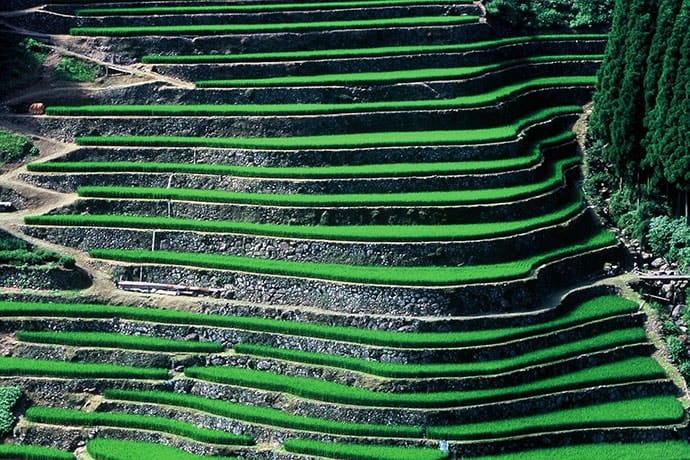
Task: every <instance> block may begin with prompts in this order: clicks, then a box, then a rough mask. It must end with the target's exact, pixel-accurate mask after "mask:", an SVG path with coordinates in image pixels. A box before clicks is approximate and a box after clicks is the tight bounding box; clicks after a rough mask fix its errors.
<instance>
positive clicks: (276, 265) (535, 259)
mask: <svg viewBox="0 0 690 460" xmlns="http://www.w3.org/2000/svg"><path fill="white" fill-rule="evenodd" d="M615 242H616V239H615V237H614V235H613V234H612V233H610V232H607V231H604V232H601V233H598V234H596V235H594V236H592V237H589V238H588V239H586V240H584V241H581V242H580V243H577V244H572V245H570V246H566V247H563V248H559V249H555V250H551V251H548V252H543V253H539V254H536V255H534V256H532V257H529V258H526V259H521V260H515V261H510V262H502V263H498V264H491V265H463V266H460V267H458V266H422V267H408V266H404V267H400V266H398V267H393V266H370V265H346V264H334V263H314V262H295V261H291V260H271V259H257V258H251V257H242V256H224V255H215V254H199V253H185V252H170V251H147V250H121V249H93V250H91V251H89V255H90V256H91V257H93V258H96V259H106V260H116V261H120V262H129V263H135V264H156V265H180V266H187V267H195V268H209V269H217V270H232V271H240V272H248V273H256V274H261V275H278V276H290V277H301V278H310V279H319V280H328V281H341V282H349V283H364V284H375V285H387V286H425V287H430V286H438V287H441V286H457V285H463V284H470V283H493V282H499V281H506V280H515V279H520V278H525V277H527V276H529V275H530V274H531V273H532V272H533V271H534V270H535V269H536V268H537V267H539V266H541V265H543V264H547V263H550V262H554V261H556V260H559V259H563V258H566V257H569V256H574V255H576V254H580V253H583V252H587V251H593V250H596V249H601V248H604V247H607V246H612V245H613V244H615Z"/></svg>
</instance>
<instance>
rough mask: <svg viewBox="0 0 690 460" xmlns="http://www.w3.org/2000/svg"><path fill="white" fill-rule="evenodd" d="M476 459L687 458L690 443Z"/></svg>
mask: <svg viewBox="0 0 690 460" xmlns="http://www.w3.org/2000/svg"><path fill="white" fill-rule="evenodd" d="M468 458H469V457H468ZM472 458H475V457H472ZM476 458H477V460H553V459H558V460H582V459H615V460H642V459H663V460H687V459H689V458H690V445H689V444H688V443H687V442H685V441H666V442H645V443H641V442H636V443H630V444H616V443H600V444H584V445H579V446H564V447H554V448H550V449H534V450H527V451H524V452H516V453H511V454H503V455H488V456H482V457H476Z"/></svg>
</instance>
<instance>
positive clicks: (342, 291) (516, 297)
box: [115, 246, 620, 316]
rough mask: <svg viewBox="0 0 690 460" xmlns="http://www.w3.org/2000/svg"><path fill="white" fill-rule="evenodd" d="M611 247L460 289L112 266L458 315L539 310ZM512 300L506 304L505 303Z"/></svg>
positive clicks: (327, 305)
mask: <svg viewBox="0 0 690 460" xmlns="http://www.w3.org/2000/svg"><path fill="white" fill-rule="evenodd" d="M619 257H620V252H619V249H618V248H617V247H615V246H610V247H606V248H602V249H597V250H593V251H589V252H584V253H581V254H577V255H574V256H571V257H567V258H563V259H561V260H559V261H557V262H553V263H549V264H545V265H544V266H542V267H540V268H539V269H537V270H536V273H535V274H534V275H532V276H530V277H528V278H524V279H520V280H511V281H505V282H496V283H485V284H466V285H462V286H458V287H432V288H415V287H403V286H383V285H381V286H379V285H370V284H354V283H352V284H351V283H345V282H336V281H325V280H317V279H309V278H290V277H283V276H280V275H261V274H249V273H244V272H239V271H230V270H228V271H225V270H209V269H205V268H189V267H182V266H170V265H168V266H162V265H155V264H143V265H141V264H132V263H115V265H116V266H118V267H120V268H121V269H122V270H124V272H125V275H126V277H127V278H134V276H135V275H134V274H135V272H136V273H137V275H136V277H137V278H139V277H140V275H139V273H140V272H141V271H142V270H143V279H144V280H147V281H152V282H163V283H181V284H192V285H203V286H208V287H224V286H226V285H228V286H234V287H235V290H234V293H235V298H236V299H238V300H243V301H249V302H258V303H274V304H278V305H281V304H282V305H294V304H300V305H304V306H310V307H316V308H323V309H333V310H334V311H338V312H347V313H364V312H368V313H374V314H399V315H411V316H429V315H437V316H456V315H476V314H486V313H510V312H520V311H525V310H526V309H529V308H531V307H533V306H534V305H539V303H540V302H541V301H543V300H544V299H545V298H547V297H548V296H549V295H551V294H552V293H553V292H554V291H555V290H558V289H564V288H566V287H568V286H571V287H572V285H573V280H578V281H579V282H581V280H582V279H584V278H586V277H588V276H595V275H597V274H599V273H600V272H601V270H602V267H603V266H604V264H605V263H607V262H608V263H611V261H617V260H619ZM509 299H510V300H509Z"/></svg>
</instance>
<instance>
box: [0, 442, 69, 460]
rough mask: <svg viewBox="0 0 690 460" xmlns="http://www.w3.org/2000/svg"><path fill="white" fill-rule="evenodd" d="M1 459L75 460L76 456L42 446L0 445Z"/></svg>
mask: <svg viewBox="0 0 690 460" xmlns="http://www.w3.org/2000/svg"><path fill="white" fill-rule="evenodd" d="M0 458H3V459H9V460H74V458H75V457H74V454H72V453H71V452H63V451H61V450H57V449H52V448H49V447H42V446H21V445H11V444H0Z"/></svg>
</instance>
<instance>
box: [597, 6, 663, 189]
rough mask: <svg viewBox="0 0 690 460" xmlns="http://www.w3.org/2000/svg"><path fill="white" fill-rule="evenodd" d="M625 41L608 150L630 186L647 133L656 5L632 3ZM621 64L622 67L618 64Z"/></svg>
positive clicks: (637, 175)
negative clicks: (648, 77)
mask: <svg viewBox="0 0 690 460" xmlns="http://www.w3.org/2000/svg"><path fill="white" fill-rule="evenodd" d="M629 4H630V5H629V9H628V10H627V11H626V14H628V15H629V19H628V24H627V28H626V37H625V42H624V48H625V56H624V59H623V63H622V64H623V69H622V76H623V78H622V79H621V80H619V81H617V82H616V85H617V86H619V88H620V92H619V94H618V97H617V98H616V99H615V101H614V107H615V116H614V118H613V120H612V123H611V125H610V126H611V128H610V129H611V132H610V135H611V139H610V141H611V144H610V146H609V147H608V148H607V149H606V150H605V154H606V157H607V159H608V161H609V163H611V164H613V167H614V171H615V172H616V173H617V176H618V177H622V178H623V180H624V181H626V182H628V183H630V182H634V183H640V181H641V180H642V176H641V163H642V157H643V153H642V151H641V144H642V139H643V138H644V131H643V129H642V125H643V118H644V114H645V94H644V87H643V80H644V76H645V72H646V64H647V55H648V52H649V47H650V45H651V41H652V35H653V32H654V26H655V24H656V18H655V16H654V15H653V14H656V2H655V1H653V0H632V1H630V2H629ZM619 65H620V64H619Z"/></svg>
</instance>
